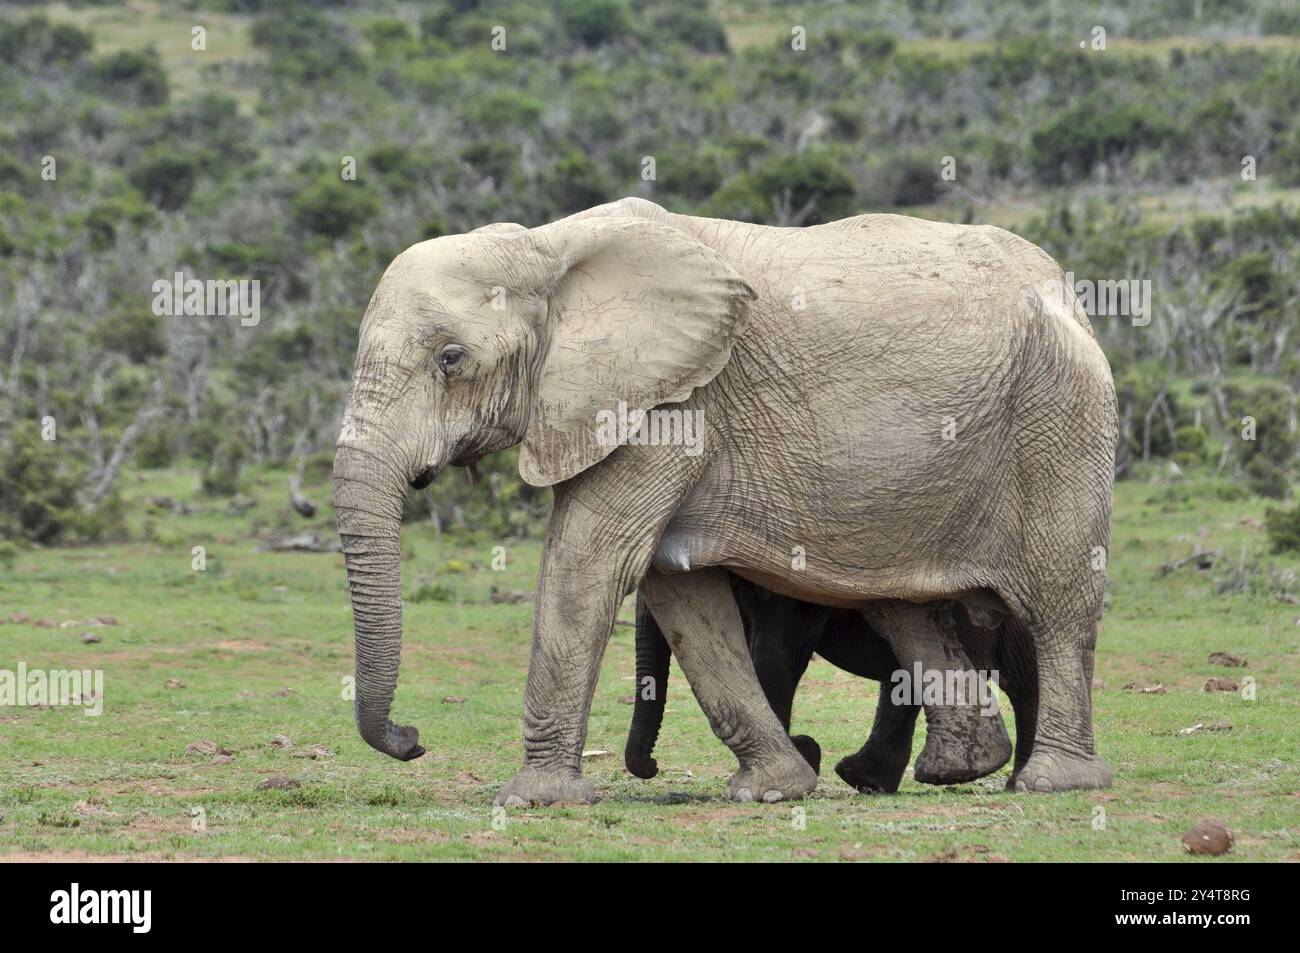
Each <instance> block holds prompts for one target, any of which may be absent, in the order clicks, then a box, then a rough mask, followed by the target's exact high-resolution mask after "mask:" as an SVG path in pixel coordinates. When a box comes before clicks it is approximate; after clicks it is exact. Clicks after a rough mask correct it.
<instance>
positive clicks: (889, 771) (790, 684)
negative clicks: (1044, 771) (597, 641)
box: [624, 576, 1028, 794]
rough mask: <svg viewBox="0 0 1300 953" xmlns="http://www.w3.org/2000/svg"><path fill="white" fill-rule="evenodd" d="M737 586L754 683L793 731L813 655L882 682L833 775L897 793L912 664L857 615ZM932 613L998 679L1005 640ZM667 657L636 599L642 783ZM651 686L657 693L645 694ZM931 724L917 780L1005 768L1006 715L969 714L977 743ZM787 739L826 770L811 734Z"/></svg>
mask: <svg viewBox="0 0 1300 953" xmlns="http://www.w3.org/2000/svg"><path fill="white" fill-rule="evenodd" d="M731 587H732V591H733V593H734V594H735V598H736V604H737V606H738V607H739V609H740V617H741V621H742V622H743V623H744V627H745V641H746V644H747V645H748V647H749V654H750V657H751V658H752V659H753V663H754V670H755V673H756V674H757V676H758V682H759V684H760V685H761V686H762V688H763V693H764V695H765V696H766V698H767V701H768V703H769V704H770V705H771V706H772V710H773V711H774V712H775V713H776V716H777V717H778V718H779V719H780V720H781V724H782V726H783V727H784V728H785V729H786V731H787V732H788V731H789V730H790V720H791V717H792V712H793V707H794V696H795V691H796V689H797V688H798V685H799V680H800V679H801V678H802V677H803V674H804V672H805V671H806V669H807V667H808V663H809V661H811V659H812V656H813V653H817V654H818V655H820V656H821V657H822V658H824V659H825V660H826V661H828V662H830V663H831V664H832V665H834V666H836V667H837V668H841V669H843V670H844V671H846V672H849V673H850V674H853V675H857V676H859V677H861V678H869V679H872V680H874V681H878V682H880V683H881V692H880V697H879V700H878V702H877V705H876V715H875V721H874V723H873V725H872V728H871V734H870V736H869V737H868V738H867V741H866V743H865V744H864V745H863V746H862V748H861V750H860V751H857V752H855V753H854V754H852V755H849V756H848V757H845V758H842V759H841V760H840V761H839V763H838V764H836V766H835V773H836V774H838V775H839V776H840V778H841V779H842V780H844V781H845V783H847V784H849V785H850V786H851V787H854V788H856V789H857V790H858V791H860V792H862V793H864V794H865V793H892V792H894V791H897V790H898V785H899V783H900V782H901V780H902V777H903V774H904V772H905V771H906V770H907V765H908V762H909V761H910V759H911V753H912V734H913V731H914V729H915V727H916V718H917V715H918V713H919V712H920V710H921V707H920V706H919V705H912V704H910V703H904V704H896V703H895V702H894V701H893V698H892V691H891V682H892V679H893V676H894V674H895V673H896V672H897V671H898V670H899V669H900V668H901V669H905V670H910V667H911V666H910V665H902V664H900V663H899V661H898V660H897V659H896V658H895V656H894V653H893V651H892V650H891V649H890V648H889V645H888V644H887V643H886V642H885V640H884V639H882V638H881V636H880V635H879V634H878V633H877V632H875V631H874V630H872V628H871V626H870V625H868V624H867V622H866V621H865V620H864V619H863V618H862V616H861V614H860V613H858V612H854V611H852V610H847V609H831V608H828V607H826V606H818V605H815V604H812V603H806V602H801V601H799V600H796V599H789V598H787V597H785V596H777V595H773V594H772V593H769V592H767V591H766V590H764V589H762V588H760V587H757V586H755V585H753V584H752V583H749V582H746V581H745V580H743V579H740V578H739V577H736V576H733V577H731ZM932 608H933V609H934V610H935V611H936V612H938V613H941V614H948V615H950V616H951V618H952V620H953V632H954V635H955V636H956V638H957V640H958V641H959V643H960V646H959V648H960V650H961V651H962V652H964V653H969V656H970V657H972V658H978V659H980V661H981V663H982V666H981V667H982V668H984V670H986V671H992V670H997V671H998V672H999V677H1000V678H1001V677H1002V665H1003V664H1005V661H1006V660H1004V659H1003V658H1002V652H1001V651H1000V649H1001V647H1002V640H1001V638H1000V636H999V633H998V632H996V631H985V630H980V629H978V628H976V627H975V626H973V625H972V624H971V622H970V620H969V619H967V618H966V617H965V614H964V613H963V612H961V611H960V608H959V607H957V606H953V605H951V604H946V605H940V606H934V607H932ZM670 658H671V650H670V647H669V645H668V642H667V640H666V639H665V638H664V635H663V632H662V631H661V630H660V628H659V625H658V623H656V622H655V620H654V617H653V616H652V615H651V614H650V612H649V610H648V609H647V608H646V606H645V601H644V600H643V599H641V598H638V599H637V615H636V683H637V694H636V702H635V707H634V709H633V714H632V725H631V728H630V730H629V731H628V739H627V745H626V747H625V749H624V763H625V764H626V766H627V769H628V770H629V771H630V772H631V773H632V774H634V775H636V776H637V777H640V778H652V777H654V776H655V774H657V773H658V770H659V767H658V764H657V762H656V761H655V759H654V757H653V752H654V747H655V742H656V740H657V739H658V736H659V728H660V725H661V724H662V721H663V714H664V708H665V705H666V703H667V695H668V671H669V660H670ZM1012 664H1013V666H1014V663H1012ZM1018 674H1019V673H1018V672H1017V671H1015V669H1014V667H1013V669H1011V670H1009V671H1008V672H1007V676H1008V677H1007V678H1006V679H1005V681H1004V684H1003V687H1004V688H1005V689H1006V690H1007V691H1008V692H1009V694H1011V695H1012V696H1013V697H1018V696H1019V694H1020V692H1019V687H1020V686H1019V684H1018V682H1017V681H1016V676H1017V675H1018ZM647 687H649V688H651V689H653V690H652V691H646V688H647ZM927 717H928V718H930V719H931V720H932V721H934V722H935V727H934V728H933V729H932V730H930V731H928V732H927V735H926V738H927V744H926V750H925V752H923V753H922V756H921V757H920V758H918V759H917V764H916V770H915V771H914V777H915V778H916V779H917V780H918V781H921V782H922V783H925V784H958V783H962V782H966V781H973V780H975V779H976V778H980V777H983V776H984V775H986V774H990V773H992V772H993V771H996V770H997V769H998V768H1000V767H1002V765H1004V764H1006V762H1007V759H1008V757H1009V756H1010V752H1011V747H1010V740H1009V739H1008V738H1007V733H1006V729H1005V727H1004V726H1003V724H1002V717H1001V715H1000V714H997V715H993V716H991V717H989V716H986V715H983V714H982V713H980V712H979V711H975V712H972V713H971V718H973V719H982V720H978V721H973V722H971V723H972V724H974V725H975V726H976V728H977V729H979V731H978V734H977V735H976V736H975V737H974V738H973V740H972V739H967V738H952V737H951V736H950V735H948V734H946V731H947V730H948V729H949V728H950V725H951V722H950V721H949V720H942V721H941V720H939V719H938V718H936V716H935V714H934V713H929V712H928V714H927ZM790 740H791V742H792V743H793V744H794V746H795V748H796V749H798V751H799V753H800V754H801V755H803V758H804V760H805V761H807V762H808V764H809V765H811V766H812V769H813V771H816V772H818V773H820V770H821V754H822V752H821V746H820V745H818V744H817V742H816V741H815V740H814V739H813V738H811V737H809V736H808V735H793V736H791V738H790ZM1027 756H1028V753H1027V746H1025V745H1023V744H1022V745H1021V747H1020V750H1019V758H1018V761H1017V767H1018V766H1019V765H1020V764H1023V762H1024V759H1025V758H1026V757H1027Z"/></svg>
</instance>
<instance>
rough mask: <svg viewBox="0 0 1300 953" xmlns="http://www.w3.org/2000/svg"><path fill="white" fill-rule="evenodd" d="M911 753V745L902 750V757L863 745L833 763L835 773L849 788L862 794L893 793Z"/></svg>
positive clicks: (905, 768) (901, 777)
mask: <svg viewBox="0 0 1300 953" xmlns="http://www.w3.org/2000/svg"><path fill="white" fill-rule="evenodd" d="M911 753H912V749H911V746H910V745H909V746H908V749H907V750H906V751H904V752H903V756H902V758H899V757H897V756H896V753H893V754H894V756H892V757H891V756H889V755H888V754H886V755H883V756H882V754H881V753H880V752H877V751H872V750H870V749H869V748H866V747H864V748H863V749H862V750H861V751H859V752H857V753H856V754H851V755H849V756H848V757H847V758H841V759H840V762H839V764H837V765H835V773H836V774H838V775H839V776H840V779H841V780H843V781H844V783H845V784H847V785H848V786H849V787H851V788H856V789H857V790H858V791H859V792H860V793H862V794H893V793H894V792H895V791H897V790H898V785H899V784H900V783H901V782H902V780H903V772H905V771H906V770H907V756H908V755H909V754H911Z"/></svg>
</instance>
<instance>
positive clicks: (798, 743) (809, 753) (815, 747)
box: [790, 735, 822, 774]
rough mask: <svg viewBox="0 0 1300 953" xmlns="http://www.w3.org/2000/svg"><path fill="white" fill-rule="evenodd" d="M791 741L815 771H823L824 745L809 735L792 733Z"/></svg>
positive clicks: (817, 772) (818, 772) (819, 772)
mask: <svg viewBox="0 0 1300 953" xmlns="http://www.w3.org/2000/svg"><path fill="white" fill-rule="evenodd" d="M790 741H791V742H792V743H793V744H794V746H795V749H796V750H797V751H798V752H799V753H800V754H801V755H803V759H804V760H805V761H807V762H808V764H810V765H811V766H812V769H813V772H814V773H816V774H821V773H822V746H821V745H819V744H818V743H817V742H816V741H814V740H813V739H812V738H810V737H809V736H808V735H791V736H790Z"/></svg>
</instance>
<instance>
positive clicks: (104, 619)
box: [95, 615, 117, 625]
mask: <svg viewBox="0 0 1300 953" xmlns="http://www.w3.org/2000/svg"><path fill="white" fill-rule="evenodd" d="M95 621H96V622H98V623H99V624H100V625H117V619H115V618H113V616H111V615H97V616H95Z"/></svg>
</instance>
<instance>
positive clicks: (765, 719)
mask: <svg viewBox="0 0 1300 953" xmlns="http://www.w3.org/2000/svg"><path fill="white" fill-rule="evenodd" d="M641 592H642V594H643V595H644V597H645V600H646V605H647V606H648V607H649V609H650V612H651V613H652V614H653V615H654V617H655V620H656V621H657V622H658V623H659V626H660V628H661V629H662V630H663V633H664V636H665V637H666V638H667V639H668V644H669V645H671V646H672V650H673V655H675V656H676V657H677V661H678V662H679V663H680V664H681V667H682V671H683V672H685V673H686V680H687V682H688V683H689V684H690V686H691V691H693V692H694V693H695V697H696V698H697V699H698V700H699V703H700V707H701V708H702V709H704V714H705V715H706V716H708V719H709V725H710V726H711V727H712V728H713V732H714V734H716V735H717V736H718V737H719V738H721V739H722V741H723V742H724V743H725V744H726V745H727V747H728V748H730V749H731V751H732V753H733V754H735V756H736V760H737V761H739V762H740V770H739V771H738V772H737V773H736V774H735V775H734V776H733V777H732V778H731V780H730V781H729V782H728V784H727V796H728V797H730V798H732V799H733V800H737V801H758V800H762V801H780V800H787V799H791V798H799V797H803V796H804V795H805V794H808V793H810V792H811V791H812V790H813V789H814V788H815V787H816V786H817V772H816V771H814V770H813V769H812V767H811V766H810V765H809V764H808V762H807V761H805V760H804V758H803V756H802V755H801V754H800V752H799V751H798V750H797V749H796V748H795V746H794V744H793V743H792V742H791V741H790V736H789V735H788V734H786V731H785V727H784V726H783V725H782V724H781V721H780V719H779V718H777V716H776V714H775V713H774V712H773V711H772V707H771V705H770V704H769V703H768V701H767V698H766V697H765V696H764V694H763V689H762V686H761V685H760V684H759V681H758V675H757V674H756V673H755V671H754V663H753V660H752V659H751V658H750V653H749V647H748V646H747V645H746V643H745V631H744V627H743V625H742V622H741V618H740V613H739V611H738V609H737V607H736V599H735V597H734V595H733V594H732V591H731V585H730V583H729V581H728V577H727V573H726V572H725V571H723V570H720V569H701V570H695V571H692V572H687V573H664V572H661V571H659V570H657V569H653V568H652V569H651V570H650V571H649V572H648V573H647V574H646V577H645V580H644V581H643V582H642V584H641Z"/></svg>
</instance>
